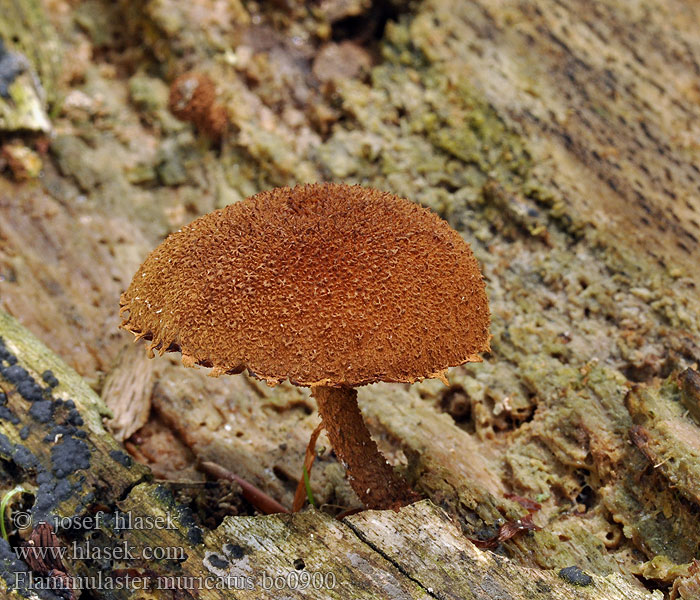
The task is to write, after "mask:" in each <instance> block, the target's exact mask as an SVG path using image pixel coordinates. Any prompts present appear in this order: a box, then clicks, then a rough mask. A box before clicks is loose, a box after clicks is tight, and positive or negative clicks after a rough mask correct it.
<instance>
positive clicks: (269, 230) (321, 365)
mask: <svg viewBox="0 0 700 600" xmlns="http://www.w3.org/2000/svg"><path fill="white" fill-rule="evenodd" d="M120 305H121V307H122V308H121V312H122V313H124V312H126V311H128V313H129V314H128V316H127V317H125V318H124V320H123V322H122V327H123V328H125V329H128V330H129V331H131V332H132V333H134V334H136V335H137V336H138V337H143V338H146V339H149V340H152V341H151V345H150V350H151V355H152V351H153V350H158V351H160V353H161V354H162V353H163V352H165V351H181V352H182V362H183V363H184V364H185V365H187V366H193V365H194V364H200V365H204V366H209V367H213V368H214V370H213V372H212V374H214V375H219V374H221V373H224V372H228V373H234V372H240V371H242V370H243V369H244V368H247V369H248V370H249V371H250V372H251V373H252V374H253V375H255V376H256V377H259V378H261V379H265V380H267V381H268V382H271V383H275V382H280V381H282V380H284V379H286V378H289V380H290V381H292V382H293V383H296V384H298V385H311V386H313V385H331V386H340V385H347V386H356V385H362V384H366V383H372V382H376V381H395V382H413V381H416V380H418V379H422V378H426V377H439V376H442V374H443V373H444V371H445V369H447V367H450V366H455V365H460V364H463V363H465V362H468V361H479V360H481V359H480V358H479V356H478V355H477V354H476V353H477V352H484V351H488V350H489V337H490V336H489V309H488V300H487V298H486V291H485V286H484V281H483V278H482V276H481V273H480V271H479V267H478V265H477V262H476V259H475V258H474V255H473V254H472V251H471V249H470V248H469V246H468V244H467V243H466V242H464V240H463V239H462V238H461V237H460V236H459V234H458V233H457V232H456V231H454V230H453V229H451V228H450V227H449V225H447V223H446V222H445V221H443V220H442V219H440V218H439V217H438V216H437V215H435V214H434V213H432V212H430V211H429V210H427V209H425V208H422V207H420V206H418V205H417V204H414V203H412V202H409V201H408V200H404V199H402V198H399V197H397V196H394V195H392V194H388V193H385V192H380V191H377V190H374V189H370V188H364V187H360V186H348V185H343V184H313V185H304V186H297V187H295V188H277V189H273V190H269V191H266V192H262V193H260V194H257V195H255V196H253V197H251V198H248V199H247V200H245V201H243V202H239V203H237V204H232V205H230V206H227V207H226V208H223V209H221V210H217V211H214V212H212V213H210V214H208V215H205V216H203V217H201V218H199V219H197V220H195V221H194V222H192V223H191V224H189V225H188V226H186V227H183V228H182V229H181V230H180V231H177V232H175V233H173V234H171V235H170V236H169V237H168V238H167V239H166V240H165V241H164V242H163V243H162V244H161V245H160V246H158V247H157V248H156V249H155V250H154V251H153V252H152V253H151V254H150V256H148V258H147V259H146V261H145V262H144V263H143V265H141V268H140V269H139V270H138V272H137V273H136V275H135V276H134V279H133V281H132V282H131V285H130V286H129V289H128V290H127V291H126V292H125V293H124V294H123V295H122V297H121V301H120Z"/></svg>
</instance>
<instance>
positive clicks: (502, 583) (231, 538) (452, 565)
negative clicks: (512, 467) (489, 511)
mask: <svg viewBox="0 0 700 600" xmlns="http://www.w3.org/2000/svg"><path fill="white" fill-rule="evenodd" d="M0 319H1V320H0V338H1V339H2V372H1V374H2V377H3V390H4V393H5V394H6V395H7V402H6V404H3V408H4V409H5V411H6V414H4V415H3V419H2V421H1V422H0V435H1V437H0V441H1V442H2V453H3V457H4V458H5V460H9V461H13V462H14V464H15V465H16V466H17V467H18V468H20V469H22V470H23V475H22V476H20V477H19V479H23V480H26V478H27V477H28V476H29V474H30V473H31V472H32V471H35V472H37V474H38V478H40V479H41V480H42V484H41V486H43V487H44V490H43V491H42V490H41V488H40V489H38V490H33V491H32V493H34V494H36V498H37V503H38V504H41V505H42V506H43V507H44V508H45V510H46V511H47V512H46V514H44V515H40V514H39V513H38V512H37V511H36V510H35V511H34V513H33V514H34V518H37V519H38V518H42V519H46V520H47V521H48V522H49V523H56V524H58V525H57V526H56V527H55V529H56V531H57V532H58V533H59V534H60V536H67V537H68V539H71V542H70V545H69V546H68V550H69V553H68V555H69V556H70V557H71V558H70V560H66V561H65V564H66V565H68V571H69V573H70V576H71V577H72V578H73V581H74V582H80V584H81V585H83V586H84V587H85V588H86V589H90V590H91V592H90V593H91V594H92V595H93V596H96V597H105V598H122V597H123V598H126V597H130V598H147V597H166V595H167V593H168V592H167V590H171V591H176V592H177V593H178V594H179V595H178V596H177V597H179V598H202V599H212V600H215V599H223V598H241V599H244V598H251V599H252V598H267V597H269V598H276V597H280V595H281V594H283V595H284V597H286V598H318V599H319V600H322V599H332V598H338V599H345V598H377V599H384V598H392V599H397V600H398V599H403V598H406V599H409V598H411V599H413V598H435V597H438V598H455V599H457V598H497V597H504V596H505V597H513V598H517V597H529V598H539V597H542V598H561V599H562V600H564V599H572V600H573V599H575V598H577V599H578V598H597V599H603V600H607V599H613V598H621V597H624V598H627V599H632V600H643V599H651V598H654V597H656V596H654V595H652V594H651V593H649V592H647V591H645V590H643V589H642V588H640V586H638V585H637V584H635V583H632V582H630V581H628V580H626V579H625V577H623V576H622V575H621V574H619V573H618V574H614V575H609V576H605V577H604V576H594V577H593V578H592V580H591V582H590V583H589V584H588V585H586V586H585V587H583V588H582V587H580V586H577V585H575V584H573V583H572V582H570V581H567V580H566V579H563V578H562V577H561V576H560V575H558V574H557V571H556V570H551V569H550V570H541V569H532V568H524V567H522V566H520V565H518V564H517V563H516V562H514V561H510V560H508V559H505V558H503V557H499V556H496V555H494V554H492V553H491V552H489V551H485V550H479V549H477V548H476V547H475V546H474V544H472V543H471V542H470V541H469V540H468V539H466V538H465V537H464V535H463V532H462V529H461V528H460V526H459V525H458V524H457V523H455V522H453V521H452V520H451V519H450V518H449V517H448V515H447V514H446V513H445V512H444V511H443V510H441V509H439V508H438V507H436V506H434V505H433V504H432V503H430V502H429V501H427V500H424V501H421V502H419V503H416V504H414V505H411V506H410V507H406V508H404V509H402V510H401V511H400V512H394V511H365V512H363V513H361V514H358V515H354V516H351V517H347V518H346V519H345V520H344V521H338V520H336V519H334V518H332V517H330V516H329V515H327V514H324V513H323V512H320V511H317V510H314V509H310V510H306V511H303V512H301V513H296V514H295V515H272V516H266V517H229V518H227V519H225V520H224V522H223V523H222V524H221V525H220V526H219V527H218V528H217V529H216V530H215V531H211V532H206V531H202V530H201V529H200V528H199V527H197V525H196V524H195V523H194V520H193V518H192V514H191V512H190V511H188V509H186V508H184V507H182V506H179V505H177V503H176V502H175V501H174V500H173V498H172V495H171V494H170V492H168V491H167V490H166V489H165V488H163V487H162V486H159V485H157V484H153V483H148V482H146V481H145V479H146V478H147V477H146V472H145V470H144V469H142V468H139V467H138V466H137V465H133V464H132V463H131V461H129V460H128V457H126V455H124V454H123V453H122V452H121V451H120V450H118V445H117V444H116V442H114V440H113V439H112V437H111V436H110V434H109V433H107V432H106V431H105V430H104V429H102V425H101V417H102V416H104V415H105V409H104V407H103V406H102V404H101V402H100V400H99V399H98V398H97V396H96V395H95V394H94V392H92V391H91V390H90V389H89V388H87V386H85V385H84V383H83V382H82V380H81V379H80V377H79V376H78V375H77V374H76V373H75V372H74V371H72V369H70V368H68V367H67V366H66V365H64V364H62V363H61V361H60V360H58V359H57V358H56V357H55V356H54V355H53V354H51V352H50V351H48V350H47V349H46V348H45V347H44V346H43V345H42V344H41V342H39V340H37V339H36V338H34V336H32V335H31V334H30V333H28V332H27V331H26V330H24V329H23V328H22V327H21V326H19V325H18V324H17V323H16V321H15V320H14V319H12V318H11V317H9V316H7V315H4V314H0ZM11 357H14V358H11ZM9 363H12V364H9ZM9 369H13V371H12V372H9V371H8V370H9ZM19 369H24V371H25V372H26V375H25V376H23V377H22V378H21V379H18V383H17V385H12V384H9V383H8V377H9V378H10V379H17V373H18V372H19ZM47 371H51V374H52V376H53V377H54V378H55V380H56V381H58V385H57V386H54V387H51V386H50V385H48V384H46V385H44V384H41V387H40V389H43V390H44V391H43V392H42V393H41V394H39V396H37V397H36V398H33V397H31V396H29V394H28V393H27V391H26V390H27V389H28V387H31V386H28V384H27V382H29V381H34V382H35V383H36V382H38V381H42V378H41V374H43V373H46V372H47ZM45 379H49V380H51V379H50V377H49V376H45ZM37 385H40V384H39V383H37ZM59 399H62V401H63V404H64V405H65V404H66V403H68V402H69V399H72V400H73V403H74V406H75V410H76V411H77V413H76V414H79V416H80V417H81V419H82V420H83V422H82V423H80V422H78V420H77V419H76V418H75V416H73V418H72V423H77V425H73V427H72V428H71V424H72V423H69V422H68V419H66V418H64V417H63V415H62V414H58V413H60V412H61V408H62V407H61V406H59V407H58V409H57V410H56V413H57V414H56V415H55V416H54V418H53V419H52V420H46V421H44V420H42V419H40V418H37V414H39V413H38V411H34V410H32V408H33V407H36V406H37V405H38V404H40V403H42V402H50V403H53V404H55V403H56V401H57V400H59ZM26 405H29V407H27V406H26ZM9 414H12V415H17V419H16V420H14V419H12V418H8V415H9ZM56 427H59V428H61V427H62V428H63V429H62V431H63V434H62V435H60V436H56V437H52V435H53V434H54V432H55V428H56ZM27 429H29V432H30V433H29V435H24V434H23V433H22V431H25V430H27ZM80 432H86V434H85V435H80ZM68 440H76V441H78V440H80V441H84V442H85V444H89V449H88V450H87V453H86V456H87V457H88V460H89V465H82V464H78V463H79V462H80V452H74V453H73V456H72V457H62V458H61V459H60V460H59V452H58V451H57V450H58V449H59V448H60V447H61V446H62V445H64V444H66V443H68ZM86 448H87V446H86ZM70 460H73V461H76V464H75V465H73V466H71V464H72V463H70ZM6 475H7V474H6ZM15 477H17V476H15ZM63 482H67V483H68V486H62V483H63ZM63 487H66V489H65V490H64V493H63V495H61V493H60V492H59V491H58V490H59V489H61V488H63ZM47 489H50V490H51V491H50V493H46V491H47ZM95 507H99V510H97V511H96V510H95ZM15 518H16V513H15ZM71 519H72V521H71ZM66 522H69V523H70V524H69V525H68V526H65V525H64V526H63V527H61V525H60V524H62V523H66ZM64 539H65V537H64ZM0 548H1V549H2V553H1V554H0V567H1V570H0V573H1V575H2V577H1V578H0V591H3V592H4V593H6V594H7V595H8V597H9V598H14V597H19V594H17V592H16V591H13V590H14V589H15V586H16V587H17V588H19V590H27V589H35V590H36V589H40V588H41V586H42V585H44V584H43V583H42V582H44V581H48V579H46V574H44V576H43V577H42V575H41V574H40V573H36V572H34V573H32V571H31V569H30V567H29V566H28V565H27V564H26V563H24V562H20V561H19V560H18V559H13V555H12V550H11V549H10V548H9V546H8V544H7V542H5V541H4V540H1V541H0ZM120 550H122V552H123V553H122V554H120ZM100 552H102V553H103V554H102V556H107V553H108V552H111V553H112V556H115V557H117V558H118V560H113V561H103V560H100V559H99V558H96V557H97V556H98V554H99V553H100ZM153 555H156V556H158V557H159V558H160V560H155V559H153V558H152V556H153ZM88 557H89V558H88ZM30 574H31V577H32V579H30ZM127 575H128V576H129V577H130V579H126V577H127ZM30 581H31V582H33V583H32V584H29V583H28V582H30ZM129 582H130V584H129ZM32 586H33V588H32ZM119 586H125V587H126V588H127V589H124V590H108V588H110V587H115V588H116V587H119ZM92 588H98V589H92ZM524 594H527V596H524ZM46 597H48V598H54V597H57V596H54V595H48V596H46Z"/></svg>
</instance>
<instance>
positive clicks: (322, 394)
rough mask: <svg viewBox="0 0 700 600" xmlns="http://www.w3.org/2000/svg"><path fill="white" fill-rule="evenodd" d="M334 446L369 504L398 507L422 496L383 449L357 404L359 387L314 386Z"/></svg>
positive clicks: (357, 491) (324, 422)
mask: <svg viewBox="0 0 700 600" xmlns="http://www.w3.org/2000/svg"><path fill="white" fill-rule="evenodd" d="M312 394H313V396H314V398H316V403H317V404H318V412H319V414H320V415H321V418H322V419H323V424H324V426H325V429H326V432H327V433H328V438H329V439H330V442H331V445H332V446H333V450H335V453H336V455H337V456H338V458H339V459H340V460H341V462H342V463H343V464H345V465H346V469H347V474H348V480H349V482H350V485H351V486H352V489H353V490H355V493H356V494H357V495H358V496H359V498H360V500H362V502H363V504H364V505H365V506H366V507H367V508H371V509H387V508H391V509H394V510H398V509H399V508H401V507H402V506H406V505H407V504H410V503H411V502H415V501H416V500H419V499H420V496H419V495H418V494H416V493H415V492H414V491H413V490H411V488H410V487H408V484H407V483H406V481H404V479H403V478H401V477H400V476H399V475H398V474H397V473H395V472H394V469H393V468H392V466H391V465H390V464H389V463H388V462H387V461H386V459H385V458H384V456H382V454H381V453H380V452H379V450H378V448H377V444H376V443H375V442H374V440H373V439H372V438H371V437H370V435H369V431H368V430H367V426H366V425H365V422H364V420H363V418H362V413H361V412H360V407H359V406H358V405H357V391H356V390H355V389H353V388H349V387H340V388H336V387H329V386H325V385H319V386H315V387H313V388H312Z"/></svg>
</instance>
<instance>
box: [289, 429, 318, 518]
mask: <svg viewBox="0 0 700 600" xmlns="http://www.w3.org/2000/svg"><path fill="white" fill-rule="evenodd" d="M322 431H323V421H321V422H320V423H319V424H318V425H317V426H316V429H314V430H313V432H312V433H311V437H310V438H309V443H308V444H307V445H306V455H305V456H304V468H303V469H302V476H301V478H300V479H299V483H298V484H297V490H296V492H295V493H294V502H293V504H292V512H298V511H300V510H301V508H302V506H304V500H306V498H307V497H308V496H309V490H310V489H311V485H310V484H309V486H308V488H307V483H306V482H307V481H308V479H309V477H311V467H312V466H313V464H314V459H315V458H316V440H318V436H319V434H320V433H321V432H322ZM304 474H305V475H306V477H304Z"/></svg>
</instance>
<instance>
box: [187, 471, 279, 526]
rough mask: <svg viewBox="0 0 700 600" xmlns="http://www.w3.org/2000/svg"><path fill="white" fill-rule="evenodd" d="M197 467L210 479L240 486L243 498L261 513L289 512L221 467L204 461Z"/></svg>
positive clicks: (247, 482)
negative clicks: (232, 482) (222, 480)
mask: <svg viewBox="0 0 700 600" xmlns="http://www.w3.org/2000/svg"><path fill="white" fill-rule="evenodd" d="M199 466H200V468H201V469H203V470H204V471H205V472H207V473H208V474H209V475H211V476H212V477H216V478H218V479H228V480H229V481H234V482H235V483H237V484H238V485H240V486H241V491H242V493H243V497H244V498H245V499H246V500H247V501H248V502H250V503H251V504H252V505H253V506H254V507H255V508H256V509H258V510H259V511H260V512H261V513H264V514H266V515H271V514H274V513H288V512H289V511H288V510H287V509H286V508H285V507H284V506H282V505H281V504H280V503H279V502H277V500H275V499H274V498H271V497H270V496H268V495H267V494H266V493H265V492H263V491H262V490H261V489H260V488H257V487H255V486H254V485H253V484H252V483H250V482H249V481H246V480H245V479H243V478H242V477H239V476H238V475H236V474H235V473H231V471H229V470H228V469H224V467H222V466H221V465H218V464H216V463H214V462H209V461H206V460H205V461H202V462H200V463H199Z"/></svg>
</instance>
